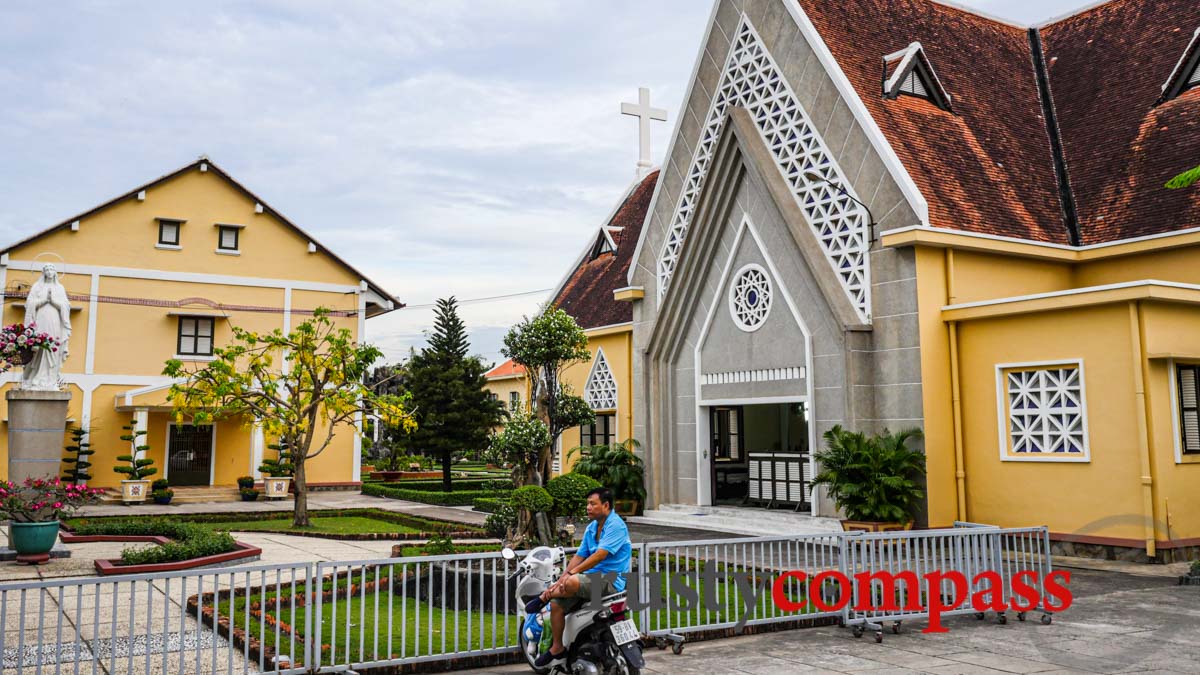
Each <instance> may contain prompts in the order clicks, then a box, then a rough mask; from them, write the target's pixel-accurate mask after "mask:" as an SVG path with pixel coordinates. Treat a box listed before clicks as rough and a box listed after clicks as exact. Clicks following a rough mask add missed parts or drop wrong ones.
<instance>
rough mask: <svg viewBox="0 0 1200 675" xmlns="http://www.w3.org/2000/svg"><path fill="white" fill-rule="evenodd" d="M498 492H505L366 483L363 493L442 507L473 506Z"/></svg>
mask: <svg viewBox="0 0 1200 675" xmlns="http://www.w3.org/2000/svg"><path fill="white" fill-rule="evenodd" d="M497 492H505V491H504V490H455V491H454V492H435V491H429V490H410V489H408V488H406V487H397V486H395V485H394V484H384V483H366V484H364V485H363V486H362V493H363V494H364V495H368V496H371V497H386V498H388V499H404V500H407V501H412V502H422V503H425V504H438V505H441V506H471V505H472V504H473V503H474V502H475V500H476V499H479V498H481V497H495V496H496V494H497Z"/></svg>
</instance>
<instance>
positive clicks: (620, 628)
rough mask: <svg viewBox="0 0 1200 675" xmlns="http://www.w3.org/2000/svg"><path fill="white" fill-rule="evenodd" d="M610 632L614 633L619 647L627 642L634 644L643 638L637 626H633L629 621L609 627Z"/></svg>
mask: <svg viewBox="0 0 1200 675" xmlns="http://www.w3.org/2000/svg"><path fill="white" fill-rule="evenodd" d="M608 630H610V631H612V636H613V639H614V640H616V641H617V644H619V645H623V644H625V643H626V642H633V641H634V640H636V639H638V638H639V637H641V636H642V635H641V633H639V632H638V629H637V626H635V625H633V622H632V621H630V620H629V619H626V620H624V621H622V622H620V623H614V624H613V625H611V626H609V627H608Z"/></svg>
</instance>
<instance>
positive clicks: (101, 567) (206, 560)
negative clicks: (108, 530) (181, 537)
mask: <svg viewBox="0 0 1200 675" xmlns="http://www.w3.org/2000/svg"><path fill="white" fill-rule="evenodd" d="M59 538H60V539H61V540H62V542H63V543H64V544H83V543H88V542H98V541H123V542H146V543H152V544H155V545H157V546H167V545H171V544H174V543H176V542H175V540H173V539H171V538H170V537H165V536H162V535H152V534H74V533H72V532H68V531H65V530H64V531H63V532H60V533H59ZM261 555H262V549H260V548H258V547H257V546H251V545H249V544H244V543H242V542H240V541H234V542H233V549H232V550H229V551H225V552H222V553H214V554H212V555H205V556H199V557H195V558H188V559H186V560H174V561H164V562H152V563H143V564H133V565H128V564H125V563H124V561H123V560H121V559H120V558H111V559H106V558H101V559H97V560H95V561H94V562H93V564H94V565H95V567H96V571H97V572H99V573H100V575H101V576H109V575H113V574H142V573H145V572H173V571H177V570H190V569H196V568H199V567H208V566H209V565H223V564H228V563H231V562H235V561H236V562H249V561H252V560H258V558H259V556H261Z"/></svg>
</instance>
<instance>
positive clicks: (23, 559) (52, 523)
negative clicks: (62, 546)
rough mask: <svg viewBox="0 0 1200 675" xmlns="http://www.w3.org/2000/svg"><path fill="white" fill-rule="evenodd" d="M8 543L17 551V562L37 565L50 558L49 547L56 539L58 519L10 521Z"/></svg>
mask: <svg viewBox="0 0 1200 675" xmlns="http://www.w3.org/2000/svg"><path fill="white" fill-rule="evenodd" d="M9 532H10V533H11V534H12V541H10V542H9V545H10V546H12V548H13V550H14V551H16V552H17V562H19V563H24V564H26V565H39V564H41V563H44V562H46V561H47V560H49V559H50V549H52V548H54V542H55V541H57V540H58V521H57V520H48V521H46V522H42V523H12V524H11V527H10V529H9Z"/></svg>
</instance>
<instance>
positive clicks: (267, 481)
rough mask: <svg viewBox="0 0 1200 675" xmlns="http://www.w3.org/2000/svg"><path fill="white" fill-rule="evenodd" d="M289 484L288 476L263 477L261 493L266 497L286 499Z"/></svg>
mask: <svg viewBox="0 0 1200 675" xmlns="http://www.w3.org/2000/svg"><path fill="white" fill-rule="evenodd" d="M291 486H292V479H291V478H290V477H279V478H274V477H272V478H263V493H264V495H265V496H266V498H267V499H286V498H287V496H288V489H289V488H291Z"/></svg>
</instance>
